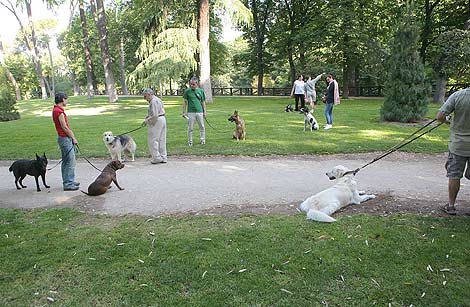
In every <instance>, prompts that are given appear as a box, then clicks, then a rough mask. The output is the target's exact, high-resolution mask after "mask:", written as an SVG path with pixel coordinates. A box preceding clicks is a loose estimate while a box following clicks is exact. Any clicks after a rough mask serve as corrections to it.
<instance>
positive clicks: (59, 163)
mask: <svg viewBox="0 0 470 307" xmlns="http://www.w3.org/2000/svg"><path fill="white" fill-rule="evenodd" d="M73 148H74V147H73V146H72V147H70V149H69V151H67V153H66V154H65V157H64V158H67V156H68V155H69V153H70V152H71V151H72V149H73ZM63 160H64V159H60V161H59V162H57V164H56V165H54V166H53V167H51V168H48V169H47V170H48V171H50V170H52V169H54V168H55V167H56V166H58V165H59V164H60V163H62V161H63Z"/></svg>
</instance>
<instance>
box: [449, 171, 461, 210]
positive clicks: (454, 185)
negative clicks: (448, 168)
mask: <svg viewBox="0 0 470 307" xmlns="http://www.w3.org/2000/svg"><path fill="white" fill-rule="evenodd" d="M459 190H460V179H452V178H449V207H450V208H452V207H454V208H455V200H456V199H457V194H459Z"/></svg>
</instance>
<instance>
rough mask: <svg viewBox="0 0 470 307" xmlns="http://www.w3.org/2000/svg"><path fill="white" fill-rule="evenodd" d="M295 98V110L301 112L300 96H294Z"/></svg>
mask: <svg viewBox="0 0 470 307" xmlns="http://www.w3.org/2000/svg"><path fill="white" fill-rule="evenodd" d="M294 97H295V109H294V111H298V110H299V95H297V94H294Z"/></svg>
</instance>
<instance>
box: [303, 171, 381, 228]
mask: <svg viewBox="0 0 470 307" xmlns="http://www.w3.org/2000/svg"><path fill="white" fill-rule="evenodd" d="M326 175H327V176H328V178H329V179H330V180H336V182H335V184H334V185H333V186H332V187H330V188H328V189H326V190H323V191H321V192H319V193H317V194H315V195H313V196H311V197H309V198H307V199H306V200H305V201H304V202H302V203H301V204H300V210H302V211H303V212H306V213H307V219H309V220H314V221H318V222H335V221H336V220H335V219H334V218H332V217H331V216H330V215H331V214H333V213H335V212H336V211H337V210H339V209H341V208H343V207H345V206H347V205H359V204H360V203H362V202H364V201H367V200H369V199H373V198H375V195H373V194H371V195H367V194H365V192H364V191H358V190H357V183H356V180H354V172H352V171H350V170H348V169H347V168H346V167H344V166H342V165H338V166H335V167H334V168H333V169H332V170H331V171H330V172H327V173H326Z"/></svg>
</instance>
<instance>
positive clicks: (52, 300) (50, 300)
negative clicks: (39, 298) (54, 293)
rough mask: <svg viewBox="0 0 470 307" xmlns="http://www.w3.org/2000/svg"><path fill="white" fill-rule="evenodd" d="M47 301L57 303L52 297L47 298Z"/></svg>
mask: <svg viewBox="0 0 470 307" xmlns="http://www.w3.org/2000/svg"><path fill="white" fill-rule="evenodd" d="M47 300H48V301H49V302H55V300H54V299H53V298H52V297H49V296H48V297H47Z"/></svg>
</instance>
